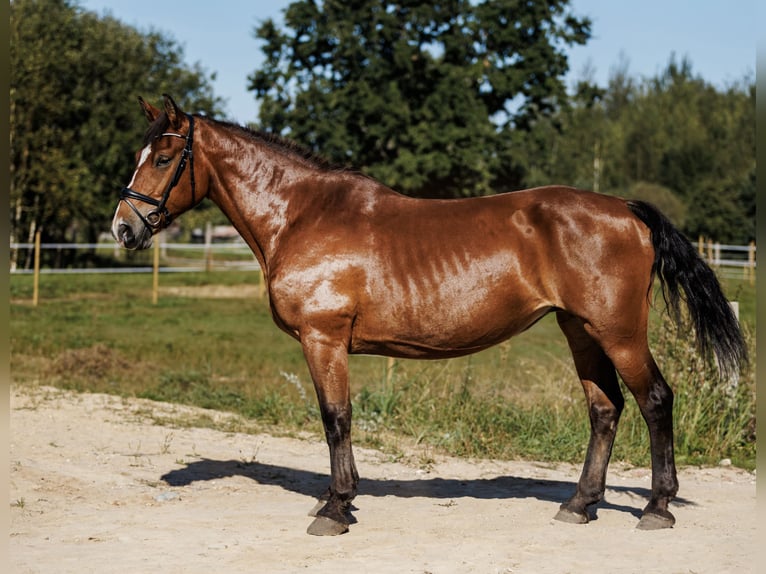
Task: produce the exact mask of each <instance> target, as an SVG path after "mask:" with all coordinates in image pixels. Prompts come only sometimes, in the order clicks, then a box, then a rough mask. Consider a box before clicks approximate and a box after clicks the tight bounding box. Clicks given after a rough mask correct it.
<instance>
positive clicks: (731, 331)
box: [628, 201, 747, 377]
mask: <svg viewBox="0 0 766 574" xmlns="http://www.w3.org/2000/svg"><path fill="white" fill-rule="evenodd" d="M628 208H629V209H630V210H631V211H632V212H633V213H634V214H635V215H636V217H638V218H639V219H640V220H641V221H643V222H644V224H645V225H646V226H647V227H648V228H649V231H651V237H652V244H653V245H654V266H653V269H652V270H653V272H656V273H657V276H658V277H659V278H660V283H661V284H662V295H663V297H664V298H665V302H666V304H667V306H668V309H669V310H670V313H671V316H672V317H673V320H674V321H675V322H676V324H677V325H679V326H681V325H682V324H683V321H682V318H681V310H680V307H679V302H680V301H681V300H682V299H683V300H685V301H686V306H687V307H688V309H689V315H690V317H691V321H692V323H693V325H694V331H695V333H696V335H697V345H698V347H699V349H700V352H701V353H702V354H704V355H708V354H709V353H710V352H711V351H712V352H713V353H714V354H715V357H716V360H717V361H718V369H719V371H720V373H721V375H722V376H724V377H729V376H731V375H732V374H734V373H736V372H738V371H739V369H740V367H741V366H742V365H743V364H744V363H746V362H747V348H746V347H745V341H744V339H743V337H742V331H741V330H740V328H739V323H738V321H737V318H736V317H735V316H734V312H733V311H732V309H731V306H730V305H729V303H728V301H727V300H726V297H724V294H723V291H722V290H721V285H720V284H719V283H718V279H717V278H716V276H715V273H713V270H712V269H710V267H709V266H708V265H707V264H706V263H705V262H704V261H703V260H702V258H701V257H700V256H699V255H698V254H697V251H696V250H695V249H694V247H693V246H692V244H691V243H690V242H689V240H688V239H686V238H685V237H684V236H683V235H681V233H679V231H678V230H677V229H676V228H675V227H673V224H672V223H670V221H669V220H668V219H667V218H666V217H665V216H664V215H662V213H660V211H659V210H658V209H657V208H656V207H654V206H653V205H651V204H648V203H645V202H643V201H628ZM679 286H680V287H681V288H682V289H683V292H684V295H685V296H682V295H681V292H680V290H679Z"/></svg>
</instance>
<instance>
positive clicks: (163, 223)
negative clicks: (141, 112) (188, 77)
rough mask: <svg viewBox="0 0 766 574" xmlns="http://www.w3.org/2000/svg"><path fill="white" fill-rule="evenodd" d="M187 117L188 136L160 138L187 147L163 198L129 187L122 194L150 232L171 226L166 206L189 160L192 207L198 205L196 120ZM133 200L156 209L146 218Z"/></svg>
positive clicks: (176, 135)
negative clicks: (194, 146)
mask: <svg viewBox="0 0 766 574" xmlns="http://www.w3.org/2000/svg"><path fill="white" fill-rule="evenodd" d="M186 117H187V118H188V119H189V132H188V133H187V134H186V136H182V135H181V134H175V133H172V132H167V133H164V134H162V135H160V137H162V136H172V137H176V138H181V139H185V140H186V145H185V146H184V149H183V152H181V161H180V162H178V166H176V172H175V174H174V175H173V179H171V180H170V184H169V185H168V187H167V189H166V190H165V193H163V194H162V197H161V198H160V199H155V198H153V197H150V196H148V195H144V194H143V193H138V192H137V191H133V190H132V189H130V188H129V187H124V188H123V189H122V191H121V192H120V201H124V202H125V203H127V204H128V206H129V207H130V208H131V209H132V210H133V211H134V212H135V214H136V215H138V217H139V219H141V221H142V222H143V223H144V225H145V226H146V227H147V228H149V230H150V231H156V230H159V229H162V228H163V227H167V226H168V225H169V224H170V221H171V216H170V212H169V211H168V208H167V207H165V204H166V203H167V201H168V197H170V192H171V191H172V190H173V188H174V187H175V186H176V185H178V180H179V179H181V174H183V172H184V169H185V168H186V161H187V159H188V161H189V177H190V179H191V192H192V207H194V204H195V203H196V201H195V197H194V155H193V154H192V143H193V141H194V118H193V117H192V116H191V114H186ZM131 199H135V200H137V201H143V202H144V203H148V204H149V205H153V206H155V209H152V210H151V211H150V212H149V213H147V214H146V215H145V216H144V215H143V214H142V213H141V212H140V211H139V210H138V208H136V206H135V205H133V203H132V202H131V201H130V200H131Z"/></svg>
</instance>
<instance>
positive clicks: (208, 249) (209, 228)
mask: <svg viewBox="0 0 766 574" xmlns="http://www.w3.org/2000/svg"><path fill="white" fill-rule="evenodd" d="M212 243H213V224H212V223H210V222H209V221H208V222H207V224H206V225H205V272H207V273H210V270H211V269H212V268H213V249H212Z"/></svg>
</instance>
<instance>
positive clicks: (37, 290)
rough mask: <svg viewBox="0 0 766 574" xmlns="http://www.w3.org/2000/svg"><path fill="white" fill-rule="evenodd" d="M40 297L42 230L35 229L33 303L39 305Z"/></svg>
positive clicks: (35, 305)
mask: <svg viewBox="0 0 766 574" xmlns="http://www.w3.org/2000/svg"><path fill="white" fill-rule="evenodd" d="M39 298H40V230H39V229H38V230H37V231H35V268H34V277H33V279H32V305H33V306H34V307H37V302H38V300H39Z"/></svg>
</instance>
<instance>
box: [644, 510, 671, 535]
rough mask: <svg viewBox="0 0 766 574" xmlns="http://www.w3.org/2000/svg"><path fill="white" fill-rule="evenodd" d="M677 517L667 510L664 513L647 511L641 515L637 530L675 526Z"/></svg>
mask: <svg viewBox="0 0 766 574" xmlns="http://www.w3.org/2000/svg"><path fill="white" fill-rule="evenodd" d="M675 523H676V519H675V518H674V517H673V515H672V514H670V512H668V511H667V510H666V511H665V512H664V513H663V514H655V513H654V512H647V513H645V514H644V515H642V516H641V520H639V521H638V524H637V525H636V529H637V530H661V529H663V528H673V525H674V524H675Z"/></svg>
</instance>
